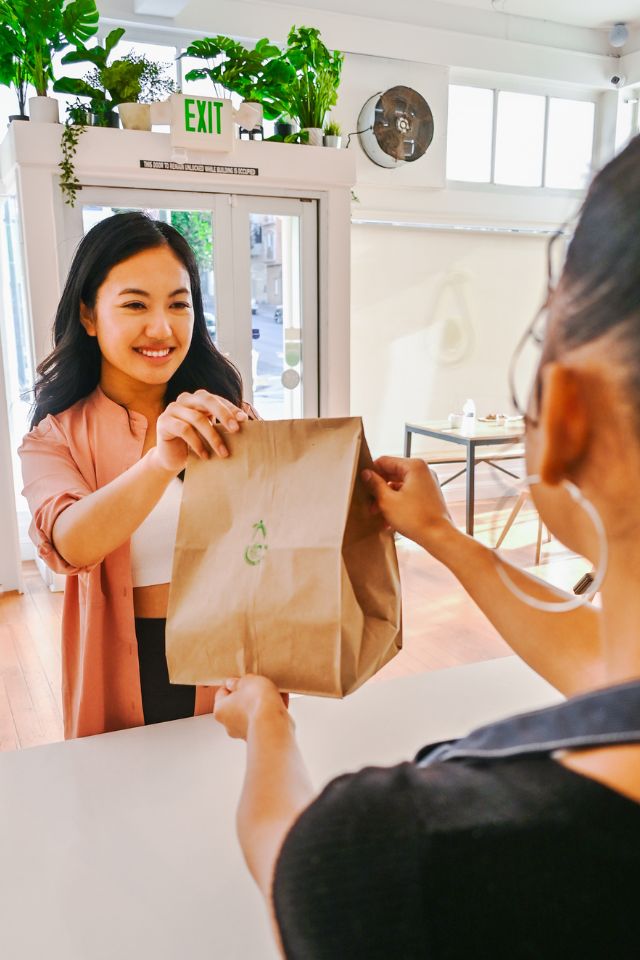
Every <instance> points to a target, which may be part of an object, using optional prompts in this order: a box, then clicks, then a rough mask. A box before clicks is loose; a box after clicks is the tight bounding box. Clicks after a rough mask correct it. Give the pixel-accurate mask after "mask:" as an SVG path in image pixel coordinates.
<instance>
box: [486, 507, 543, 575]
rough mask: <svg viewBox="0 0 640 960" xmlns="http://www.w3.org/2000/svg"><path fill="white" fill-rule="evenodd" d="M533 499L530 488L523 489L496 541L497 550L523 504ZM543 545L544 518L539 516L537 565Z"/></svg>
mask: <svg viewBox="0 0 640 960" xmlns="http://www.w3.org/2000/svg"><path fill="white" fill-rule="evenodd" d="M531 499H532V496H531V492H530V491H529V490H523V491H522V493H521V494H520V496H519V497H518V499H517V501H516V505H515V506H514V508H513V510H512V511H511V514H510V516H509V519H508V520H507V522H506V524H505V526H504V530H503V531H502V533H501V534H500V536H499V538H498V542H497V543H496V547H495V548H496V550H497V549H498V547H499V546H500V544H501V543H502V541H503V540H504V538H505V537H506V535H507V534H508V532H509V530H510V529H511V525H512V524H513V521H514V520H515V518H516V517H517V516H518V514H519V513H520V510H521V509H522V507H523V505H524V504H525V503H526V502H527V501H528V500H531ZM550 542H551V534H550V533H549V531H548V530H547V543H550ZM541 546H542V520H541V519H540V517H538V540H537V543H536V567H537V566H538V564H539V563H540V549H541Z"/></svg>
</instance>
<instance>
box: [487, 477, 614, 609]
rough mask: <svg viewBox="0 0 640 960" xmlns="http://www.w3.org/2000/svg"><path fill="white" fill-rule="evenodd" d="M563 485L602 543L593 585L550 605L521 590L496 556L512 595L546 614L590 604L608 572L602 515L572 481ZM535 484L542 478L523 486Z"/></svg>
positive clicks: (505, 583)
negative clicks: (581, 592)
mask: <svg viewBox="0 0 640 960" xmlns="http://www.w3.org/2000/svg"><path fill="white" fill-rule="evenodd" d="M562 482H563V485H564V486H565V487H566V488H567V490H568V491H569V493H570V495H571V499H572V500H573V501H574V502H575V503H577V504H579V506H581V507H582V508H583V510H585V511H586V512H587V513H588V514H589V517H590V518H591V521H592V523H593V525H594V527H595V528H596V533H597V535H598V541H599V543H600V557H599V559H598V570H597V572H596V575H595V578H594V580H593V583H592V584H591V585H590V586H589V588H588V589H587V590H585V592H584V593H583V594H581V595H580V596H578V597H575V599H573V600H561V601H560V602H559V603H548V602H547V601H546V600H538V599H536V597H530V596H529V594H528V593H525V592H524V590H521V589H520V587H518V586H517V585H516V584H515V583H514V582H513V580H512V579H511V577H509V575H508V574H507V572H506V570H505V568H504V561H503V558H502V557H501V556H500V554H499V553H498V551H497V550H496V554H497V556H498V559H499V560H500V561H503V562H501V563H499V564H498V567H497V570H498V576H499V577H500V579H501V580H502V582H503V583H504V585H505V586H506V587H508V588H509V590H510V591H511V593H512V594H513V595H514V596H515V597H517V598H518V600H522V601H523V603H526V604H528V605H529V606H530V607H534V608H535V609H536V610H543V611H544V612H545V613H567V612H568V611H569V610H577V609H578V607H582V606H584V604H585V603H588V602H589V600H590V599H591V597H593V596H594V594H596V593H597V592H598V590H599V589H600V587H601V585H602V581H603V580H604V577H605V574H606V572H607V563H608V560H609V544H608V542H607V534H606V532H605V529H604V524H603V522H602V519H601V517H600V514H599V513H598V511H597V510H596V508H595V507H594V505H593V504H592V503H591V501H590V500H587V498H586V497H584V496H583V495H582V491H581V490H580V489H579V488H578V487H576V485H575V484H574V483H571V481H570V480H563V481H562ZM534 483H540V477H539V476H537V475H534V476H531V477H525V479H524V480H523V481H522V485H524V484H529V486H531V485H532V484H534Z"/></svg>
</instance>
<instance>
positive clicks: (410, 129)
mask: <svg viewBox="0 0 640 960" xmlns="http://www.w3.org/2000/svg"><path fill="white" fill-rule="evenodd" d="M358 139H359V140H360V145H361V147H362V149H363V150H364V152H365V153H366V155H367V156H368V157H369V159H370V160H373V162H374V163H377V165H378V166H379V167H399V166H400V165H401V164H403V163H412V162H413V161H414V160H419V159H420V157H421V156H423V155H424V153H425V152H426V150H427V148H428V146H429V144H430V143H431V141H432V140H433V114H432V112H431V107H430V106H429V104H428V103H427V101H426V100H425V99H424V97H421V96H420V94H419V93H417V92H416V91H415V90H412V89H411V88H410V87H391V89H390V90H386V91H385V92H384V93H375V94H374V95H373V96H372V97H370V98H369V99H368V100H367V102H366V103H365V105H364V107H363V108H362V110H361V111H360V116H359V117H358Z"/></svg>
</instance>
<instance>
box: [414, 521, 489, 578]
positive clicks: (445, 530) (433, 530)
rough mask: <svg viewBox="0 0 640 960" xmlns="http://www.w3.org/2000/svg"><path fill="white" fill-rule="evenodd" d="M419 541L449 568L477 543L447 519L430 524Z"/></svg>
mask: <svg viewBox="0 0 640 960" xmlns="http://www.w3.org/2000/svg"><path fill="white" fill-rule="evenodd" d="M417 542H418V544H419V545H420V546H421V547H423V549H425V550H426V551H427V553H430V554H431V556H432V557H433V558H434V559H435V560H438V561H439V562H440V563H442V564H444V565H445V567H449V568H451V567H453V566H455V565H456V562H457V561H458V560H459V558H460V556H461V555H466V554H467V552H468V550H469V548H470V547H473V546H475V545H477V544H476V541H475V540H472V539H471V538H470V537H468V536H467V535H466V534H464V533H462V532H461V531H460V530H458V528H457V527H454V525H453V524H452V523H451V522H450V521H449V520H445V519H443V520H442V522H441V523H438V524H437V525H431V524H430V525H429V528H428V529H426V530H425V531H424V533H423V534H422V535H421V536H420V537H419V539H418V540H417Z"/></svg>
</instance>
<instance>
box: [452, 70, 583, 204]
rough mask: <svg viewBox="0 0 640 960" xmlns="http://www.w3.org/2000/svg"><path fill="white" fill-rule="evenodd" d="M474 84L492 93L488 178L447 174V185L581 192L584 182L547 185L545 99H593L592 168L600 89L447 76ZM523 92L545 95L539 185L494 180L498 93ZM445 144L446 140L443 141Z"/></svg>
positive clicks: (492, 190)
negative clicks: (588, 89) (478, 178)
mask: <svg viewBox="0 0 640 960" xmlns="http://www.w3.org/2000/svg"><path fill="white" fill-rule="evenodd" d="M454 86H455V87H478V88H480V89H482V90H490V91H491V92H492V94H493V120H492V124H493V126H492V131H491V174H490V180H489V181H486V180H453V179H450V178H449V177H447V180H446V183H447V187H455V189H462V190H478V191H481V192H485V193H524V194H529V195H539V194H541V193H544V194H545V195H546V196H575V197H581V196H584V194H585V193H586V190H587V186H588V185H585V187H583V188H581V189H578V188H575V187H547V186H546V185H545V179H546V175H547V152H548V136H549V101H550V100H552V99H553V100H556V99H557V100H575V101H577V102H582V103H584V102H587V103H593V105H594V118H593V140H592V144H591V167H592V171H593V168H594V163H595V158H596V154H597V150H598V144H599V137H600V118H601V98H600V95H599V94H600V92H601V91H584V92H583V91H576V90H571V91H567V90H562V89H559V88H556V87H551V86H548V85H545V86H544V87H542V86H541V87H536V86H535V85H534V84H531V85H529V84H520V83H509V82H505V83H495V82H494V83H491V82H487V80H485V79H482V80H480V79H475V78H474V79H470V78H468V77H465V76H459V77H458V76H457V75H456V76H450V78H449V87H454ZM501 92H504V93H524V94H532V95H534V96H539V97H544V98H545V108H544V109H545V113H544V140H543V145H542V183H541V185H540V186H537V187H532V186H521V185H518V184H504V183H496V181H495V173H496V143H497V129H498V95H499V94H500V93H501ZM447 148H448V142H447Z"/></svg>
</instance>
